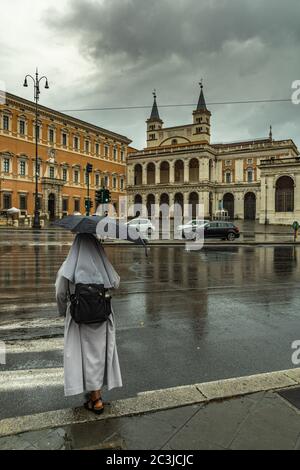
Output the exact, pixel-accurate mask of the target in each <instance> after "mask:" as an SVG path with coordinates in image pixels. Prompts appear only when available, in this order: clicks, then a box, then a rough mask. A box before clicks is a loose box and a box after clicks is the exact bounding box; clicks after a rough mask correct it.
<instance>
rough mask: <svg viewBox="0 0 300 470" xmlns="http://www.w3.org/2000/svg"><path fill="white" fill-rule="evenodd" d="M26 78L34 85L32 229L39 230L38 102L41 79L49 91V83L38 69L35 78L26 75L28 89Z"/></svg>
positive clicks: (25, 83)
mask: <svg viewBox="0 0 300 470" xmlns="http://www.w3.org/2000/svg"><path fill="white" fill-rule="evenodd" d="M27 78H31V80H32V81H33V84H34V101H35V198H34V218H33V224H32V228H33V229H40V228H41V223H40V213H39V197H38V177H39V175H38V167H39V166H38V139H39V135H38V102H39V98H40V93H41V92H40V83H41V81H42V80H43V79H45V80H46V83H45V88H46V90H48V89H49V83H48V79H47V77H45V76H43V77H41V78H39V72H38V69H36V73H35V78H34V77H33V76H32V75H26V77H25V80H24V84H23V86H24V87H26V88H27V87H28V81H27Z"/></svg>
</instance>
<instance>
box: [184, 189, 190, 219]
mask: <svg viewBox="0 0 300 470" xmlns="http://www.w3.org/2000/svg"><path fill="white" fill-rule="evenodd" d="M188 204H189V193H188V192H187V191H185V192H184V193H183V217H184V219H185V218H187V217H189V206H188Z"/></svg>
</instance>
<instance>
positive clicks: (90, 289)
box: [68, 282, 111, 324]
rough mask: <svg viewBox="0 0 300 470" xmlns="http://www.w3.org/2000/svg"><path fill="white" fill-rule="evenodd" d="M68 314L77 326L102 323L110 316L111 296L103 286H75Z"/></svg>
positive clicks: (70, 297)
mask: <svg viewBox="0 0 300 470" xmlns="http://www.w3.org/2000/svg"><path fill="white" fill-rule="evenodd" d="M68 293H69V299H70V313H71V316H72V318H73V320H74V321H75V322H76V323H78V324H91V323H103V322H105V321H106V320H107V319H108V317H109V316H110V314H111V296H110V295H109V294H108V292H107V289H105V288H104V285H103V284H80V283H78V284H75V293H74V294H71V292H70V286H69V282H68Z"/></svg>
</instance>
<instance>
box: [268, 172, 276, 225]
mask: <svg viewBox="0 0 300 470" xmlns="http://www.w3.org/2000/svg"><path fill="white" fill-rule="evenodd" d="M267 210H268V220H269V224H273V223H276V222H275V187H274V176H273V175H272V176H268V177H267Z"/></svg>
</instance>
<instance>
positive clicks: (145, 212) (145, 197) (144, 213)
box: [141, 194, 148, 218]
mask: <svg viewBox="0 0 300 470" xmlns="http://www.w3.org/2000/svg"><path fill="white" fill-rule="evenodd" d="M142 204H143V205H142V214H141V215H142V217H145V218H147V217H148V212H147V194H142Z"/></svg>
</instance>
